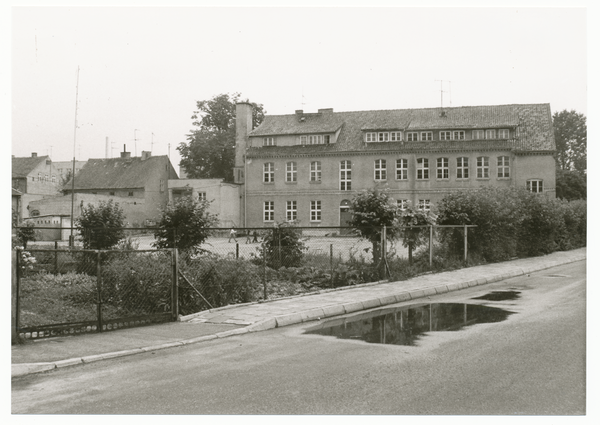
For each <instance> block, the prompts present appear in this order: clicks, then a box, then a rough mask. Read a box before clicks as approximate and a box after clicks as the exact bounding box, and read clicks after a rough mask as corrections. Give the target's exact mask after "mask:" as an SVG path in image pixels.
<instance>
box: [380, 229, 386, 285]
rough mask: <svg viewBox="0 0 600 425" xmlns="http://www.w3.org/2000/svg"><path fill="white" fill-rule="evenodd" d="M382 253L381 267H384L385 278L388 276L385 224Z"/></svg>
mask: <svg viewBox="0 0 600 425" xmlns="http://www.w3.org/2000/svg"><path fill="white" fill-rule="evenodd" d="M380 251H381V252H380V255H381V260H380V261H381V267H382V268H383V278H384V279H385V277H386V274H385V273H386V268H385V266H386V264H387V228H386V226H383V230H382V232H381V248H380Z"/></svg>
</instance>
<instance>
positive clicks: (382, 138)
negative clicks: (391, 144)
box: [377, 132, 390, 142]
mask: <svg viewBox="0 0 600 425" xmlns="http://www.w3.org/2000/svg"><path fill="white" fill-rule="evenodd" d="M389 138H390V133H388V132H385V133H384V132H379V133H377V141H378V142H387V141H388V140H389Z"/></svg>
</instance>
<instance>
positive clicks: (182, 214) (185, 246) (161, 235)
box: [153, 196, 217, 252]
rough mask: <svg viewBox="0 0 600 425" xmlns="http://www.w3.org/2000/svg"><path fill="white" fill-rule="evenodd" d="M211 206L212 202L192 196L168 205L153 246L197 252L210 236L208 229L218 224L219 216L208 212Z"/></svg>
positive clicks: (161, 218) (156, 231) (156, 232)
mask: <svg viewBox="0 0 600 425" xmlns="http://www.w3.org/2000/svg"><path fill="white" fill-rule="evenodd" d="M209 206H210V201H205V200H199V199H194V198H192V197H190V196H186V197H183V198H181V199H178V200H177V201H176V202H175V203H173V204H169V205H167V207H166V208H165V209H163V211H162V212H161V217H160V220H159V222H158V228H157V229H156V230H155V232H154V238H155V239H156V241H155V242H154V243H153V246H155V247H156V248H179V249H182V250H190V251H192V252H197V251H198V249H199V248H198V246H199V245H200V244H202V243H203V242H204V241H205V240H206V238H208V236H209V233H210V232H209V230H208V229H209V228H210V227H212V226H214V225H215V224H216V223H217V216H216V215H215V214H211V213H209V212H208V207H209Z"/></svg>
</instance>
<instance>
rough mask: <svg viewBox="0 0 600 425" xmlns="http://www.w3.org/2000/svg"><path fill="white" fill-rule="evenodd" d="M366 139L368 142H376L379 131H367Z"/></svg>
mask: <svg viewBox="0 0 600 425" xmlns="http://www.w3.org/2000/svg"><path fill="white" fill-rule="evenodd" d="M365 141H366V142H376V141H377V133H366V134H365Z"/></svg>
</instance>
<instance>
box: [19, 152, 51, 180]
mask: <svg viewBox="0 0 600 425" xmlns="http://www.w3.org/2000/svg"><path fill="white" fill-rule="evenodd" d="M49 159H50V157H49V156H48V155H45V156H26V157H20V158H13V159H12V176H13V177H27V176H28V175H29V173H31V172H32V171H33V170H34V169H35V167H37V166H38V165H40V163H42V162H45V161H46V160H49Z"/></svg>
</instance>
